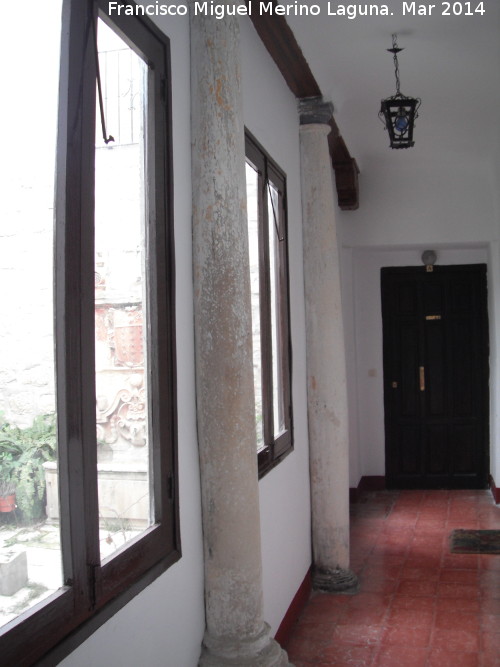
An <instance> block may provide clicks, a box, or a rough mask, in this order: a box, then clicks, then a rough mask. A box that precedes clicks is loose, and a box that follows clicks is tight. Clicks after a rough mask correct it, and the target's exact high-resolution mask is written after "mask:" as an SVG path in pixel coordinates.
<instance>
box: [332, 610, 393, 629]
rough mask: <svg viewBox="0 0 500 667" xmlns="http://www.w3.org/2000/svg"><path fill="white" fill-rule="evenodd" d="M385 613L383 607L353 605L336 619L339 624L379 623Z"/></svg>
mask: <svg viewBox="0 0 500 667" xmlns="http://www.w3.org/2000/svg"><path fill="white" fill-rule="evenodd" d="M385 614H386V609H385V608H384V607H357V608H356V607H354V608H351V609H348V610H347V611H346V612H345V613H344V614H343V615H342V616H341V617H340V618H339V620H338V621H337V623H338V624H339V625H381V624H382V621H383V620H384V617H385Z"/></svg>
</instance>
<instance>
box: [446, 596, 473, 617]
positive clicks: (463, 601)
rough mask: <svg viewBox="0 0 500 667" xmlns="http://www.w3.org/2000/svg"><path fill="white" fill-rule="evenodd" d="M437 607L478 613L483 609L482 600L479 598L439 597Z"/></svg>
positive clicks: (451, 610) (450, 610) (449, 610)
mask: <svg viewBox="0 0 500 667" xmlns="http://www.w3.org/2000/svg"><path fill="white" fill-rule="evenodd" d="M436 608H437V610H438V611H448V612H454V611H456V612H458V611H461V612H464V613H469V614H478V613H479V611H480V609H481V600H480V599H479V597H477V598H437V600H436Z"/></svg>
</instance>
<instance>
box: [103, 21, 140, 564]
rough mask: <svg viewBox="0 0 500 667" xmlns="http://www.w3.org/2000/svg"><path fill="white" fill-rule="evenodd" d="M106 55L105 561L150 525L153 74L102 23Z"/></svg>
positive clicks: (104, 248)
mask: <svg viewBox="0 0 500 667" xmlns="http://www.w3.org/2000/svg"><path fill="white" fill-rule="evenodd" d="M98 47H99V63H100V73H101V86H102V96H103V112H104V117H105V121H106V124H105V125H106V131H107V134H108V136H109V135H111V136H112V137H113V140H110V141H109V142H108V143H105V141H104V138H103V132H102V129H101V121H100V113H99V111H100V110H99V108H97V113H98V118H97V121H96V154H95V279H96V281H95V331H96V348H95V349H96V402H97V405H96V415H97V417H96V419H97V449H98V451H97V468H98V496H99V525H100V540H99V542H100V553H101V557H105V556H108V555H110V554H111V553H113V552H114V551H115V550H116V549H118V548H119V547H121V546H122V545H123V544H124V543H125V542H127V541H129V540H130V539H131V538H132V537H135V536H136V535H137V534H138V533H139V532H140V531H141V530H143V529H144V528H146V527H147V526H149V525H150V523H151V517H150V506H151V498H150V492H149V489H150V484H149V475H148V469H149V441H150V438H149V420H150V414H149V413H150V410H149V400H148V387H147V378H148V376H149V373H148V363H149V350H148V341H147V335H146V331H147V326H146V323H147V303H148V295H147V280H146V273H145V271H146V266H145V224H144V222H145V219H146V215H147V211H146V210H145V206H146V204H145V196H144V192H145V187H144V184H145V178H146V169H145V132H144V118H145V117H146V109H145V104H146V100H147V94H146V93H147V91H146V83H147V76H146V74H147V68H146V64H145V63H144V61H143V60H142V59H141V58H139V56H137V55H136V54H135V53H134V52H133V51H132V50H131V49H130V48H129V47H128V46H127V45H126V44H125V42H124V41H123V40H122V39H120V38H119V37H118V35H116V34H115V33H114V32H113V31H112V30H111V28H109V27H108V26H107V25H106V24H105V23H104V22H103V21H101V20H99V21H98ZM97 106H98V105H97ZM106 138H108V137H106Z"/></svg>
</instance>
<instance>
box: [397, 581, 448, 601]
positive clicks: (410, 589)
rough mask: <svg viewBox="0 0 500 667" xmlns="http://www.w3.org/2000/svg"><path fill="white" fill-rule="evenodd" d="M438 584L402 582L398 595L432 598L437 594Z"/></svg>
mask: <svg viewBox="0 0 500 667" xmlns="http://www.w3.org/2000/svg"><path fill="white" fill-rule="evenodd" d="M437 587H438V584H437V582H435V581H400V582H399V585H398V588H397V594H398V595H411V596H414V597H432V596H433V595H435V594H436V591H437Z"/></svg>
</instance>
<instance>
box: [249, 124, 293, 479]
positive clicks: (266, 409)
mask: <svg viewBox="0 0 500 667" xmlns="http://www.w3.org/2000/svg"><path fill="white" fill-rule="evenodd" d="M246 158H247V163H246V181H247V211H248V240H249V259H250V284H251V298H252V301H251V305H252V342H253V365H254V385H255V421H256V428H257V453H258V458H259V472H260V474H261V475H262V474H264V473H265V472H267V471H268V470H270V469H271V468H272V467H273V466H274V465H275V464H276V463H278V462H279V461H280V460H281V459H282V458H283V456H285V455H286V454H287V453H288V452H289V451H290V450H291V449H292V409H291V391H290V377H291V372H290V336H289V320H288V311H289V304H288V300H289V297H288V258H287V236H286V234H287V227H286V183H285V176H284V175H283V173H282V172H281V171H280V169H279V168H278V167H277V166H276V165H275V164H274V163H273V161H272V160H271V159H270V158H269V156H268V155H267V154H266V153H265V152H264V151H263V149H262V148H261V147H260V146H259V145H258V144H257V142H256V141H255V140H254V139H253V138H252V137H251V136H250V135H249V134H248V133H247V136H246Z"/></svg>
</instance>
